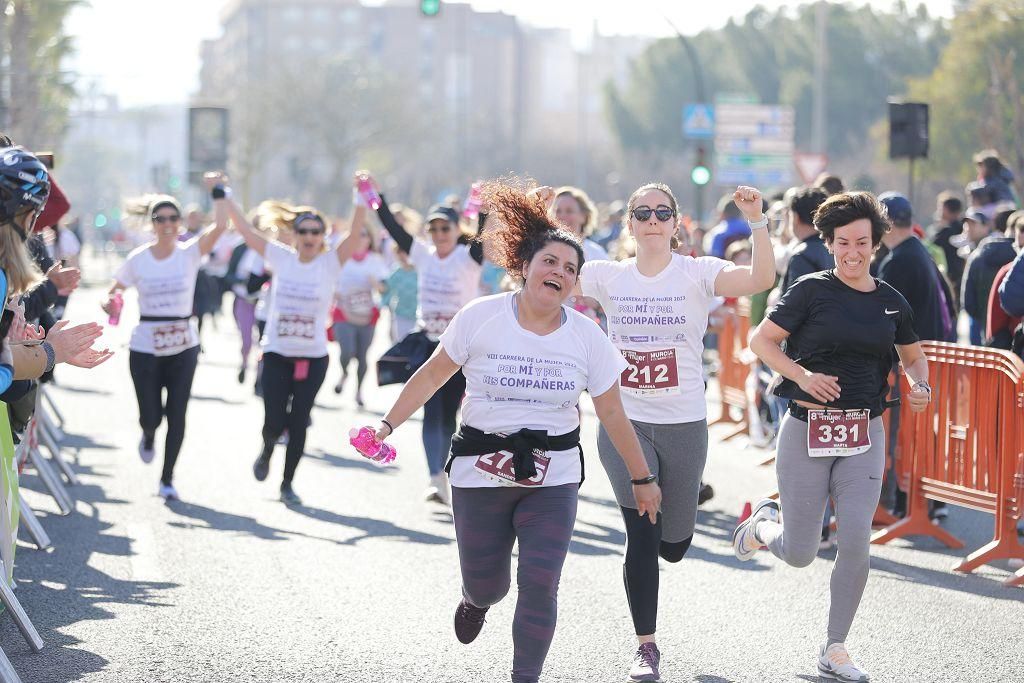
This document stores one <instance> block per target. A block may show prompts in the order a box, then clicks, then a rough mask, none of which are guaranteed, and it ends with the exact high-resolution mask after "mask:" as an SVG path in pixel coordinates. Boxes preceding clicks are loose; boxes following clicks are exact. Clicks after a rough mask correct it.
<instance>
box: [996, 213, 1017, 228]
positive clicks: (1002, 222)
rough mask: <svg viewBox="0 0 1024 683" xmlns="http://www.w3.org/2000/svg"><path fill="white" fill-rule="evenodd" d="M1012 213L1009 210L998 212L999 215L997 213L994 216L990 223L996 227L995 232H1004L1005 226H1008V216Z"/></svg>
mask: <svg viewBox="0 0 1024 683" xmlns="http://www.w3.org/2000/svg"><path fill="white" fill-rule="evenodd" d="M1014 213H1015V211H1014V210H1013V209H1010V210H1009V211H1000V212H999V213H997V214H996V215H995V218H994V219H993V220H992V222H993V223H994V224H995V226H996V227H995V231H996V232H1006V226H1007V225H1008V221H1009V220H1010V216H1012V215H1013V214H1014Z"/></svg>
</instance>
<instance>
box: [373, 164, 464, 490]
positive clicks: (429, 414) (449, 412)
mask: <svg viewBox="0 0 1024 683" xmlns="http://www.w3.org/2000/svg"><path fill="white" fill-rule="evenodd" d="M360 174H361V175H363V176H364V177H366V178H367V179H368V180H370V182H373V179H372V178H370V177H369V175H368V174H366V173H365V172H360ZM357 184H358V181H357ZM374 186H375V187H376V183H374ZM378 193H379V190H378ZM377 215H378V216H379V217H380V221H381V224H383V226H384V228H385V229H386V230H387V231H388V234H390V235H391V238H392V239H393V240H395V244H397V245H398V248H399V249H400V250H402V251H404V252H405V253H406V254H409V260H410V261H411V262H412V264H413V266H415V267H416V275H417V279H418V286H419V289H418V296H419V302H418V303H419V305H418V306H417V309H416V327H417V331H421V332H423V333H424V334H426V336H427V339H428V340H430V342H431V343H433V344H436V343H437V341H438V339H439V338H440V337H441V334H442V333H443V332H444V331H445V329H446V328H447V327H448V323H449V322H451V319H452V318H454V317H455V314H456V313H458V312H459V310H460V309H461V308H462V307H463V306H465V305H466V304H468V303H469V302H470V301H472V300H473V299H475V298H477V297H478V296H479V295H480V271H481V268H482V266H481V264H482V263H483V260H484V250H483V246H482V245H481V243H480V242H473V243H472V244H467V243H466V242H467V241H468V239H467V238H466V236H465V235H463V233H462V231H461V230H460V229H459V214H458V212H456V211H455V209H452V208H451V207H448V206H442V205H440V204H438V205H435V206H433V207H431V209H430V211H429V212H427V217H426V219H425V220H426V223H427V234H429V235H430V239H431V243H430V244H427V243H426V242H423V241H421V240H418V239H413V236H412V235H410V234H409V233H408V232H406V231H405V230H404V229H403V228H402V226H401V225H399V224H398V222H397V221H395V218H394V216H392V215H391V210H390V209H389V208H388V203H387V201H386V200H385V199H384V197H383V196H381V204H380V208H378V209H377ZM481 224H482V222H481ZM465 391H466V378H465V377H464V376H463V374H462V372H461V371H456V372H455V373H453V374H452V376H451V377H450V378H449V379H448V381H447V382H445V384H444V386H443V387H441V389H440V390H439V391H437V392H433V393H432V394H431V396H430V397H429V400H428V401H427V402H426V404H425V405H424V406H423V450H424V451H425V452H426V455H427V469H428V470H429V471H430V484H429V486H428V487H427V492H426V498H427V500H433V501H436V502H439V503H442V504H444V505H450V504H451V496H450V495H449V492H448V481H447V480H446V479H445V476H444V472H443V471H442V470H443V467H444V458H445V455H446V454H447V453H448V448H449V447H450V446H451V441H452V435H453V434H455V420H456V417H457V416H458V412H459V404H460V403H461V402H462V395H463V393H465Z"/></svg>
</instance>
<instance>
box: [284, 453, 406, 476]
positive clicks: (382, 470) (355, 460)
mask: <svg viewBox="0 0 1024 683" xmlns="http://www.w3.org/2000/svg"><path fill="white" fill-rule="evenodd" d="M353 450H354V449H353ZM302 457H303V458H312V459H314V460H319V461H320V462H323V463H324V464H327V465H332V466H334V467H341V468H344V469H350V470H351V469H354V470H362V471H364V472H374V473H376V474H384V475H387V476H394V475H395V474H396V473H397V470H395V468H393V467H378V466H377V465H374V464H373V463H372V462H370V461H369V460H367V459H366V458H363V457H355V456H353V457H351V458H346V457H344V456H341V455H334V454H333V453H328V452H327V451H323V450H316V451H313V452H312V453H306V454H305V455H304V456H302Z"/></svg>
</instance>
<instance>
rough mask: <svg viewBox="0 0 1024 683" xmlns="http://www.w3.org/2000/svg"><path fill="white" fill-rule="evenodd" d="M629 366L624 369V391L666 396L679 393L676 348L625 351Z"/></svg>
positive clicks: (624, 355)
mask: <svg viewBox="0 0 1024 683" xmlns="http://www.w3.org/2000/svg"><path fill="white" fill-rule="evenodd" d="M622 356H623V358H625V359H626V362H627V363H629V367H628V368H626V369H625V370H623V371H622V379H621V382H620V383H621V385H622V389H623V390H624V391H628V392H629V393H631V394H634V395H636V396H665V395H669V394H678V393H679V371H678V368H677V367H676V350H675V349H663V350H660V351H623V352H622Z"/></svg>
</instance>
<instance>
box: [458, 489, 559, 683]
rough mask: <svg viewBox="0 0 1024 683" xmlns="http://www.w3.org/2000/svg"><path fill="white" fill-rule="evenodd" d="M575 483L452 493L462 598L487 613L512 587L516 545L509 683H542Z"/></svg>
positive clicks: (556, 611) (467, 490)
mask: <svg viewBox="0 0 1024 683" xmlns="http://www.w3.org/2000/svg"><path fill="white" fill-rule="evenodd" d="M578 489H579V487H578V486H577V485H576V484H564V485H562V486H548V487H542V488H529V487H500V488H473V489H470V488H453V489H452V511H453V513H454V516H455V537H456V540H457V542H458V546H459V562H460V564H461V566H462V593H463V596H465V598H466V600H467V601H469V602H470V603H471V604H473V605H476V606H477V607H490V606H491V605H493V604H495V603H497V602H499V601H500V600H501V599H502V598H504V597H505V596H506V595H507V594H508V590H509V587H510V585H511V583H512V546H513V544H514V543H515V541H516V540H517V539H518V540H519V569H518V572H517V574H516V582H517V583H518V585H519V599H518V601H517V602H516V613H515V617H514V618H513V620H512V642H513V645H514V648H515V653H514V655H513V658H512V681H513V683H535V682H536V681H538V680H540V673H541V670H542V669H543V668H544V659H545V657H547V654H548V648H550V647H551V639H552V638H553V637H554V635H555V622H556V620H557V617H558V581H559V579H560V577H561V575H562V565H563V564H564V563H565V556H566V553H568V552H569V542H570V540H572V529H573V526H574V525H575V523H576V503H577V492H578Z"/></svg>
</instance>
